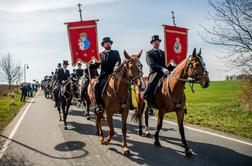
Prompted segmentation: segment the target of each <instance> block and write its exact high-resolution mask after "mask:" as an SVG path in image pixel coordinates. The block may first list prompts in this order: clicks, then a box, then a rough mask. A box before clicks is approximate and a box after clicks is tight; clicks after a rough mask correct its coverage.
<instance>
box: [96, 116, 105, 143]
mask: <svg viewBox="0 0 252 166" xmlns="http://www.w3.org/2000/svg"><path fill="white" fill-rule="evenodd" d="M94 112H95V115H96V121H95V123H96V129H97V135H98V136H99V141H100V143H101V144H103V140H104V137H103V131H102V126H101V118H102V113H101V112H97V111H94Z"/></svg>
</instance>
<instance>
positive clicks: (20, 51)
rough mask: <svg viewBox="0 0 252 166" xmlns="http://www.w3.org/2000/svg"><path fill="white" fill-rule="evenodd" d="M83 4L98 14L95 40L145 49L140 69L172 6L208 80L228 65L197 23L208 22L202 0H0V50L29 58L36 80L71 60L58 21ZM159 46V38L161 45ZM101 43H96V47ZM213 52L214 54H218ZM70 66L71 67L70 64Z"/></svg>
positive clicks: (72, 17) (87, 14)
mask: <svg viewBox="0 0 252 166" xmlns="http://www.w3.org/2000/svg"><path fill="white" fill-rule="evenodd" d="M78 2H80V3H82V4H83V7H82V8H83V17H84V19H99V20H100V21H99V22H98V38H99V43H100V42H101V40H102V38H103V37H104V36H110V37H111V38H112V40H113V41H114V44H113V49H117V50H119V51H120V53H121V57H122V58H123V55H122V52H123V50H127V51H128V52H129V53H135V52H138V51H140V50H141V49H143V50H144V52H143V55H142V57H141V62H142V63H143V65H144V66H145V67H144V70H145V74H148V71H149V70H148V66H147V64H146V62H145V52H146V51H148V50H149V49H151V45H150V38H151V36H152V35H154V34H158V35H160V36H161V38H162V39H163V29H162V26H161V25H162V24H170V25H171V24H172V19H171V11H172V10H173V11H175V16H176V24H177V26H182V27H186V28H188V29H189V35H188V46H189V49H188V54H190V53H191V52H192V50H193V48H194V47H196V48H198V49H199V48H202V56H203V57H204V60H205V62H206V64H207V69H208V70H209V72H210V79H211V80H223V79H224V78H225V75H227V74H230V72H227V71H228V70H229V69H228V68H227V67H226V66H225V65H224V63H223V62H224V60H223V59H221V58H218V57H221V56H223V55H224V54H225V52H224V51H223V50H222V49H221V48H218V47H216V46H212V45H209V44H206V43H205V42H204V41H203V40H202V39H201V37H200V36H199V34H203V35H205V34H204V31H203V30H202V28H201V27H200V25H204V26H209V27H210V26H211V21H210V20H209V19H208V16H209V13H211V12H212V11H211V9H210V7H209V5H208V3H207V0H191V1H187V0H173V1H171V0H85V1H83V0H79V1H77V0H61V1H59V0H36V1H35V0H8V1H1V2H0V20H1V22H0V36H1V38H0V56H3V55H6V54H8V53H10V54H11V55H13V56H14V58H15V60H16V61H18V62H19V63H21V64H22V65H23V64H28V65H29V67H30V68H29V69H28V70H27V80H28V81H31V80H33V79H37V80H41V79H42V78H43V76H44V75H47V74H50V72H51V71H54V69H55V68H56V65H57V63H58V62H61V61H62V60H63V59H67V60H69V61H70V60H71V57H70V50H69V45H68V38H67V31H66V27H65V25H64V24H63V23H64V22H67V21H69V22H70V21H77V20H79V14H78V9H77V6H76V4H77V3H78ZM161 48H162V49H163V43H162V47H161ZM99 50H100V51H102V50H103V49H102V48H101V47H100V49H99ZM217 56H218V57H217ZM70 69H72V68H71V67H70Z"/></svg>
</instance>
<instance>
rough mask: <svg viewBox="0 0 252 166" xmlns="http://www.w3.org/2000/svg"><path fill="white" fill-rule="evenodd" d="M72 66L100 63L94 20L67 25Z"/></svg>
mask: <svg viewBox="0 0 252 166" xmlns="http://www.w3.org/2000/svg"><path fill="white" fill-rule="evenodd" d="M67 33H68V39H69V46H70V50H71V55H72V65H73V66H75V65H76V64H77V63H78V61H80V62H82V63H89V62H91V61H92V59H94V60H95V61H98V62H99V61H100V55H99V50H98V48H99V47H98V36H97V24H96V20H88V21H78V22H69V23H67Z"/></svg>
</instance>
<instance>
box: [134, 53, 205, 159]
mask: <svg viewBox="0 0 252 166" xmlns="http://www.w3.org/2000/svg"><path fill="white" fill-rule="evenodd" d="M187 82H189V84H190V85H191V84H193V83H199V84H200V85H201V87H202V88H207V87H208V86H209V84H210V81H209V77H208V72H207V70H206V67H205V63H204V61H203V58H202V56H201V49H200V51H199V52H198V53H197V52H196V48H194V50H193V53H192V54H191V55H190V56H188V58H186V59H185V60H183V61H182V62H181V63H180V64H178V65H177V67H176V68H175V69H174V70H173V71H172V73H171V74H170V75H168V76H165V77H164V78H163V80H162V85H161V89H160V90H159V91H158V92H157V94H156V96H155V98H154V99H153V100H155V103H156V106H155V108H157V109H158V121H157V129H156V133H155V141H154V145H155V146H157V147H160V146H161V144H160V142H159V132H160V130H161V128H162V123H163V118H164V115H165V114H166V113H168V112H176V115H177V123H178V126H179V133H180V136H181V140H182V144H183V146H184V149H185V155H186V156H190V155H192V149H190V148H189V146H188V144H187V141H186V138H185V132H184V123H183V122H184V114H186V113H187V110H186V105H185V103H186V97H185V93H184V87H185V84H186V83H187ZM191 88H192V90H193V87H192V85H191ZM147 104H148V103H147ZM142 112H143V111H142ZM142 112H140V114H141V113H142ZM135 117H136V118H139V116H135ZM140 117H141V116H140ZM138 120H139V121H140V119H138ZM145 120H146V121H148V116H147V117H146V118H145ZM146 131H147V132H148V133H149V129H148V126H146Z"/></svg>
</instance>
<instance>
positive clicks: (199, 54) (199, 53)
mask: <svg viewBox="0 0 252 166" xmlns="http://www.w3.org/2000/svg"><path fill="white" fill-rule="evenodd" d="M198 56H201V48H200V50H199V52H198Z"/></svg>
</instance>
